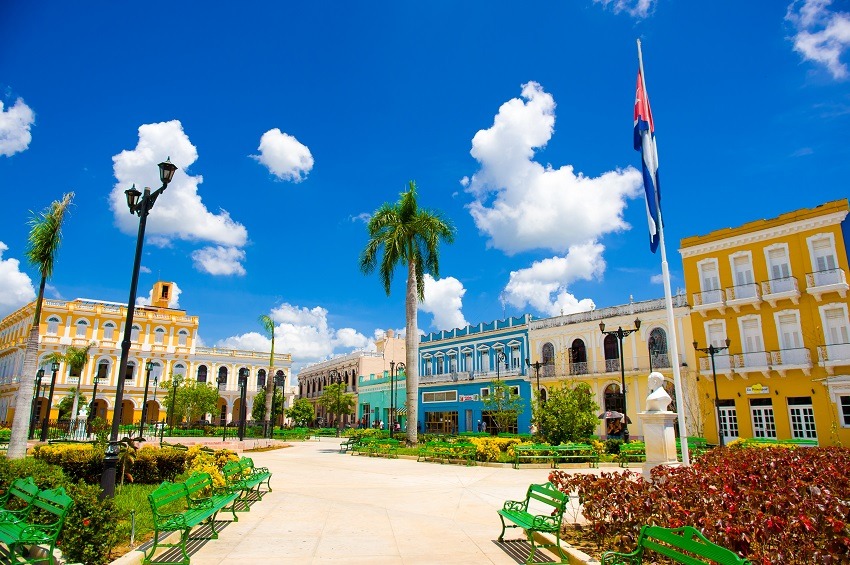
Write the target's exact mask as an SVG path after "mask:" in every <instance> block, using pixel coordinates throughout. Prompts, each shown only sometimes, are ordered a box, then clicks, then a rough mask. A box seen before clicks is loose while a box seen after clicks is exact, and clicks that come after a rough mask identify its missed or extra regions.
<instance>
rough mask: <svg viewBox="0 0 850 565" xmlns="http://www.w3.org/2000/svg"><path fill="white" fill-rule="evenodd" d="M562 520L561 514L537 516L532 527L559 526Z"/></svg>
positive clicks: (548, 527) (552, 527)
mask: <svg viewBox="0 0 850 565" xmlns="http://www.w3.org/2000/svg"><path fill="white" fill-rule="evenodd" d="M560 522H561V516H560V515H557V516H539V515H538V516H535V517H534V522H533V523H532V528H534V529H537V528H546V529H554V528H556V527H558V524H559V523H560Z"/></svg>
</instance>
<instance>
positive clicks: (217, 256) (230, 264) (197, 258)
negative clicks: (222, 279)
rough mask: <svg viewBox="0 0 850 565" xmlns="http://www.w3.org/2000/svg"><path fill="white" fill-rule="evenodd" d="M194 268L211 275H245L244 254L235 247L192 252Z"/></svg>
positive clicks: (216, 247)
mask: <svg viewBox="0 0 850 565" xmlns="http://www.w3.org/2000/svg"><path fill="white" fill-rule="evenodd" d="M192 260H193V261H194V263H195V268H196V269H198V270H199V271H201V272H202V273H209V274H211V275H238V276H243V275H245V268H244V267H243V266H242V261H244V260H245V252H244V251H243V250H241V249H239V248H237V247H225V246H221V245H216V246H214V247H212V246H211V247H204V248H203V249H197V250H195V251H193V252H192Z"/></svg>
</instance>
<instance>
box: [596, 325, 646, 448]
mask: <svg viewBox="0 0 850 565" xmlns="http://www.w3.org/2000/svg"><path fill="white" fill-rule="evenodd" d="M639 329H640V318H635V327H634V328H629V329H625V330H624V329H623V328H621V327H618V328H617V331H613V330H612V331H607V332H606V331H605V322H599V331H600V332H602V333H603V334H604V335H613V336H616V337H617V340H618V341H619V344H620V384H621V385H622V387H623V391H622V392H623V442H624V443H629V413H628V407H627V404H628V402H626V366H625V364H624V362H623V338H624V337H626V336H628V335H631V334H633V333H634V332H636V331H638V330H639Z"/></svg>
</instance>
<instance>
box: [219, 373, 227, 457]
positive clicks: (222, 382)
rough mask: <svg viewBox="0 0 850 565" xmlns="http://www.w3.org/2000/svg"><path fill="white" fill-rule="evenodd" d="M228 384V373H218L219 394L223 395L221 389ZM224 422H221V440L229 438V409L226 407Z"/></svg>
mask: <svg viewBox="0 0 850 565" xmlns="http://www.w3.org/2000/svg"><path fill="white" fill-rule="evenodd" d="M226 386H227V375H225V374H224V373H219V374H218V394H219V396H221V391H222V390H224V387H226ZM224 403H225V405H226V404H227V400H225V401H224ZM223 420H224V421H223V422H222V423H221V441H226V440H227V410H226V409H225V416H224V418H223Z"/></svg>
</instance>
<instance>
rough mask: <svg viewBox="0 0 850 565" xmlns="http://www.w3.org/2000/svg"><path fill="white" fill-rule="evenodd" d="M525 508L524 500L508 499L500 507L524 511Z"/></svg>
mask: <svg viewBox="0 0 850 565" xmlns="http://www.w3.org/2000/svg"><path fill="white" fill-rule="evenodd" d="M525 509H526V501H525V500H508V501H506V502H505V505H504V506H503V507H502V510H513V511H515V512H517V511H518V512H525Z"/></svg>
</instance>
